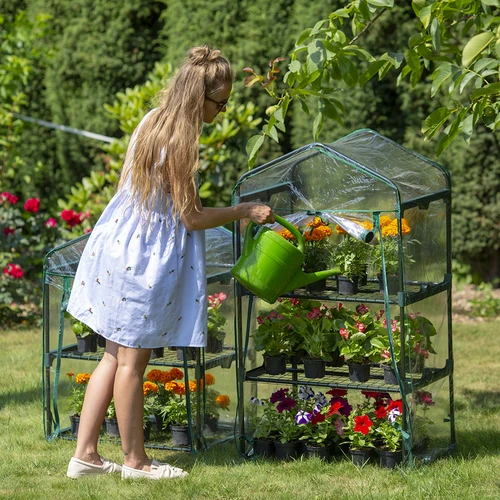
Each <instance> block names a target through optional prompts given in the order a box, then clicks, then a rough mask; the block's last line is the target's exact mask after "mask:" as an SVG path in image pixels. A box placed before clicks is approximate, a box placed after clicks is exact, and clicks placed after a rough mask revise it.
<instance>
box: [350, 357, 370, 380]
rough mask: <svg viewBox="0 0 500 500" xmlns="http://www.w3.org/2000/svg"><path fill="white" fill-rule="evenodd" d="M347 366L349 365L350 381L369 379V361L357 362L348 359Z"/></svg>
mask: <svg viewBox="0 0 500 500" xmlns="http://www.w3.org/2000/svg"><path fill="white" fill-rule="evenodd" d="M347 366H348V367H349V380H351V382H366V381H367V380H369V379H370V368H371V364H370V363H366V364H357V363H351V362H350V361H348V362H347Z"/></svg>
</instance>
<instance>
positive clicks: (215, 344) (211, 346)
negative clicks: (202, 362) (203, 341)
mask: <svg viewBox="0 0 500 500" xmlns="http://www.w3.org/2000/svg"><path fill="white" fill-rule="evenodd" d="M223 349H224V339H223V338H222V339H218V338H217V337H214V336H212V335H210V336H209V337H208V338H207V347H205V352H207V353H214V354H215V353H218V352H222V350H223Z"/></svg>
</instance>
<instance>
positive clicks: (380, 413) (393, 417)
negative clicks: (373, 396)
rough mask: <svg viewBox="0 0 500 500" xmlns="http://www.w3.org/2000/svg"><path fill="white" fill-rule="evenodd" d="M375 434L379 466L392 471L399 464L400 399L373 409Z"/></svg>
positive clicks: (401, 409)
mask: <svg viewBox="0 0 500 500" xmlns="http://www.w3.org/2000/svg"><path fill="white" fill-rule="evenodd" d="M374 414H375V418H376V420H375V433H376V434H377V441H376V442H377V448H376V453H377V455H378V456H379V460H380V465H381V466H382V467H384V468H387V469H393V468H394V467H395V466H396V465H398V464H399V463H401V460H402V458H403V450H402V443H403V438H402V418H403V416H402V415H403V402H402V400H401V399H398V400H395V401H390V402H389V404H388V405H384V404H381V405H379V406H378V407H377V408H376V409H375V412H374Z"/></svg>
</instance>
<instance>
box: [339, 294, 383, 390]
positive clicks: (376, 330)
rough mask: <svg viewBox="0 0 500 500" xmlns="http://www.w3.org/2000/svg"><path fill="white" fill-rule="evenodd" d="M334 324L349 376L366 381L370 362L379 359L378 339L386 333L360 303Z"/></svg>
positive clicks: (359, 380)
mask: <svg viewBox="0 0 500 500" xmlns="http://www.w3.org/2000/svg"><path fill="white" fill-rule="evenodd" d="M334 324H335V328H336V329H338V332H339V335H340V353H341V355H342V356H344V358H345V360H346V362H347V365H348V366H349V378H350V379H351V380H352V381H353V382H366V381H367V380H368V379H369V378H370V366H371V363H372V362H378V361H380V359H381V351H380V344H379V342H378V339H379V338H380V337H381V335H386V331H385V329H384V327H383V326H382V323H381V322H380V321H377V320H376V319H375V318H373V317H372V315H371V314H370V310H369V308H368V307H367V306H366V305H365V304H360V305H358V306H357V307H356V311H354V312H351V314H350V315H349V316H347V317H345V318H340V319H335V320H334Z"/></svg>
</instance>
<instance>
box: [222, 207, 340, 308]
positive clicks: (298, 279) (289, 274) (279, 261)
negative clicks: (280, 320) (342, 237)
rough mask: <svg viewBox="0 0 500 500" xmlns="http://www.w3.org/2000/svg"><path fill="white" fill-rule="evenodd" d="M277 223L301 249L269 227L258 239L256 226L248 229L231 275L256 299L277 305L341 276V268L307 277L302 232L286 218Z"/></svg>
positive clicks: (277, 219) (263, 230)
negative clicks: (293, 293) (288, 296)
mask: <svg viewBox="0 0 500 500" xmlns="http://www.w3.org/2000/svg"><path fill="white" fill-rule="evenodd" d="M276 222H278V223H279V224H281V225H282V226H283V227H284V228H286V229H288V230H289V231H290V232H291V233H292V234H293V235H294V236H295V238H296V239H297V243H298V244H297V246H294V245H293V244H292V243H290V242H289V241H287V240H286V239H285V238H283V237H282V236H281V235H279V234H278V233H276V232H275V231H273V230H272V229H270V228H268V227H262V228H261V229H260V230H259V231H258V232H257V234H256V235H255V237H254V236H253V234H252V230H253V228H254V226H255V224H254V223H253V222H251V221H250V223H249V224H248V226H247V229H246V232H245V241H244V243H243V251H242V252H241V256H240V258H239V259H238V261H237V262H236V264H235V266H234V267H233V268H232V269H231V274H232V275H233V276H234V278H235V279H236V280H237V281H239V282H240V283H241V284H242V285H243V286H244V287H245V288H247V289H248V290H250V291H251V292H252V293H253V294H254V295H256V296H257V297H260V298H261V299H263V300H265V301H266V302H269V303H270V304H273V303H274V302H276V300H277V299H278V297H280V296H281V295H283V294H285V293H288V292H291V291H292V290H295V289H296V288H301V287H303V286H305V285H308V284H310V283H314V282H315V281H319V280H321V279H324V278H327V277H328V276H333V275H335V274H340V269H339V268H334V269H328V270H326V271H317V272H315V273H305V272H303V271H302V263H303V262H304V240H303V238H302V235H301V234H300V231H298V230H297V229H296V228H295V227H294V226H293V225H292V224H290V223H289V222H288V221H287V220H286V219H283V217H279V216H278V215H276Z"/></svg>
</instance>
